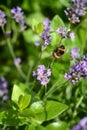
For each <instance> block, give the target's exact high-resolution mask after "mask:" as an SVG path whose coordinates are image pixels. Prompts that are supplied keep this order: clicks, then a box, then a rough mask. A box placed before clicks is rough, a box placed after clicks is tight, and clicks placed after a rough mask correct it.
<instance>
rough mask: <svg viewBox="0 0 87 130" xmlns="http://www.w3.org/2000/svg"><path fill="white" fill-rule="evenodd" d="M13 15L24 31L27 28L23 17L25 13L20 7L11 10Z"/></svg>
mask: <svg viewBox="0 0 87 130" xmlns="http://www.w3.org/2000/svg"><path fill="white" fill-rule="evenodd" d="M11 13H12V15H13V18H14V19H15V20H16V22H17V23H19V24H20V25H21V30H22V31H23V30H24V29H25V28H26V26H25V21H24V16H23V14H24V13H23V12H22V9H21V8H20V7H19V6H17V7H16V8H13V9H11Z"/></svg>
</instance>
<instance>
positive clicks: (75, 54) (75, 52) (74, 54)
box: [71, 47, 80, 60]
mask: <svg viewBox="0 0 87 130" xmlns="http://www.w3.org/2000/svg"><path fill="white" fill-rule="evenodd" d="M79 50H80V49H79V48H77V47H76V48H73V49H72V50H71V59H72V60H76V59H79V58H80V54H79V53H78V52H79Z"/></svg>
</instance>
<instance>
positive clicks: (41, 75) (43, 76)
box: [33, 65, 51, 86]
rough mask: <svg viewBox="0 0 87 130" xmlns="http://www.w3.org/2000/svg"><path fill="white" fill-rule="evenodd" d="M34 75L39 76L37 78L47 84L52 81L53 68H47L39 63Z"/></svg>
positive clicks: (42, 83)
mask: <svg viewBox="0 0 87 130" xmlns="http://www.w3.org/2000/svg"><path fill="white" fill-rule="evenodd" d="M33 76H37V80H38V81H39V82H40V83H41V85H43V86H45V85H46V84H47V83H48V82H49V81H50V79H49V77H50V76H51V70H50V69H46V67H45V66H44V65H39V66H38V68H37V71H36V72H35V71H33Z"/></svg>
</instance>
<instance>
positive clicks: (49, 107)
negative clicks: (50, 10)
mask: <svg viewBox="0 0 87 130" xmlns="http://www.w3.org/2000/svg"><path fill="white" fill-rule="evenodd" d="M60 3H61V1H60ZM49 4H50V3H49ZM55 5H56V4H55ZM52 6H53V5H52ZM32 7H33V6H32ZM37 7H38V6H37ZM1 8H2V9H3V10H2V9H1V10H0V27H1V31H2V34H3V40H2V41H4V42H2V46H4V47H5V48H6V49H7V50H5V51H6V52H5V53H6V55H5V57H6V58H5V60H6V61H5V60H4V61H5V63H6V65H5V64H4V61H3V60H2V63H3V66H4V67H3V68H2V72H1V74H0V75H1V76H0V77H1V78H0V98H1V110H0V124H1V126H0V128H1V129H3V130H4V129H9V130H10V129H11V128H15V130H17V129H19V130H20V129H21V128H23V129H24V130H34V129H35V130H49V129H51V130H56V129H57V130H69V129H72V130H81V129H82V130H86V122H87V118H86V114H87V111H86V107H87V105H86V100H85V99H86V98H87V91H86V88H85V87H86V84H85V85H84V80H86V78H87V54H85V46H86V41H87V36H86V34H85V33H86V31H87V29H85V33H84V35H83V34H82V32H80V31H82V29H83V30H84V23H85V22H86V13H87V12H86V9H87V2H86V1H85V0H71V1H70V7H68V8H66V9H65V10H63V13H64V12H65V15H66V17H67V18H68V20H69V21H68V22H67V23H65V21H63V20H64V19H63V20H62V19H61V18H60V16H58V15H56V16H54V17H52V18H46V19H45V18H42V20H41V19H40V20H37V19H36V18H34V16H33V18H32V16H31V15H28V17H29V19H28V18H27V17H25V15H24V12H23V10H22V8H21V7H19V6H18V5H17V6H16V7H13V8H12V9H11V10H9V9H7V8H3V6H1ZM6 10H7V12H6ZM25 10H26V8H25ZM5 13H6V14H5ZM81 16H83V19H82V21H81V20H80V19H81ZM36 17H37V15H36ZM40 17H41V16H40ZM29 20H30V21H29ZM10 21H11V22H10ZM15 21H16V22H15ZM79 29H81V30H80V31H79ZM76 33H77V34H76ZM80 33H81V34H80ZM78 35H79V37H80V40H77V38H79V37H78ZM84 38H85V40H84ZM78 41H79V42H80V41H83V43H82V44H81V43H79V42H78ZM78 44H79V46H78ZM73 46H74V47H73ZM25 48H26V49H25ZM54 50H55V55H54V57H53V54H54V53H53V52H54ZM86 51H87V50H86ZM3 53H4V52H3ZM5 53H4V54H5ZM7 59H9V60H7ZM3 70H4V71H3ZM4 77H6V79H5V78H4ZM12 84H13V86H12ZM83 89H85V91H84V90H83ZM8 108H9V109H8ZM80 113H82V114H83V115H81V116H80ZM84 116H85V118H83V117H84ZM81 118H83V119H82V120H80V119H81ZM77 120H80V122H79V123H78V124H77V125H75V124H76V122H77ZM67 122H68V123H67ZM74 125H75V126H74ZM10 126H12V127H10Z"/></svg>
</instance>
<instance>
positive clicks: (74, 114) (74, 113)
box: [73, 95, 84, 118]
mask: <svg viewBox="0 0 87 130" xmlns="http://www.w3.org/2000/svg"><path fill="white" fill-rule="evenodd" d="M83 98H84V96H83V95H82V96H81V97H80V99H79V101H78V102H77V104H76V106H75V110H74V112H73V118H74V117H75V116H76V115H77V109H78V107H79V105H80V104H81V103H82V100H83Z"/></svg>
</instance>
